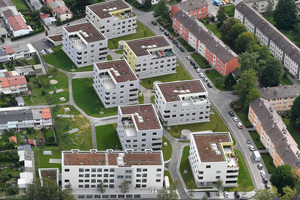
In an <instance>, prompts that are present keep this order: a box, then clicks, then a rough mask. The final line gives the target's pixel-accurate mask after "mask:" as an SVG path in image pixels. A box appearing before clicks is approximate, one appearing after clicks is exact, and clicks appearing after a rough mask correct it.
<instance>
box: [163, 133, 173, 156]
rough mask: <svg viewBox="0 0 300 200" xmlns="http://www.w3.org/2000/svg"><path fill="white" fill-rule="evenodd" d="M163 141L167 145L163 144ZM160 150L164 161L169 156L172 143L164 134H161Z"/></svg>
mask: <svg viewBox="0 0 300 200" xmlns="http://www.w3.org/2000/svg"><path fill="white" fill-rule="evenodd" d="M165 142H166V143H167V146H165V145H164V143H165ZM162 152H163V156H164V161H167V160H169V159H170V158H171V156H172V145H171V143H170V142H169V140H168V139H167V138H166V137H165V136H163V141H162Z"/></svg>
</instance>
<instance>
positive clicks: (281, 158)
mask: <svg viewBox="0 0 300 200" xmlns="http://www.w3.org/2000/svg"><path fill="white" fill-rule="evenodd" d="M248 119H249V121H250V122H251V124H252V125H253V126H254V128H255V129H256V131H257V133H258V134H259V136H260V141H261V142H262V144H263V145H264V146H265V147H266V149H267V151H268V152H269V153H270V155H271V157H272V158H273V164H274V165H275V167H277V166H280V165H284V164H288V165H290V166H291V167H294V166H297V167H300V153H299V152H300V151H299V148H298V144H297V143H296V142H295V140H294V138H293V137H292V136H291V134H290V133H289V131H288V130H287V128H286V126H285V124H284V122H283V121H282V119H281V117H280V116H279V115H278V114H277V112H276V111H275V110H274V108H273V107H272V105H271V103H270V102H269V101H267V100H265V99H262V98H257V99H256V100H254V101H252V102H251V103H250V104H249V113H248Z"/></svg>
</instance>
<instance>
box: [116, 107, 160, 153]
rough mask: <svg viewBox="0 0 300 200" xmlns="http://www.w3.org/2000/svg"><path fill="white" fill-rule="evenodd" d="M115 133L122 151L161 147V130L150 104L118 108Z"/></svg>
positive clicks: (157, 148)
mask: <svg viewBox="0 0 300 200" xmlns="http://www.w3.org/2000/svg"><path fill="white" fill-rule="evenodd" d="M117 132H118V135H119V139H120V142H121V144H122V148H123V149H133V150H138V151H140V150H142V151H143V150H145V149H153V150H159V149H161V147H162V136H163V128H162V126H161V124H160V122H159V118H158V116H157V114H156V112H155V109H154V106H153V105H152V104H140V105H132V106H119V108H118V128H117Z"/></svg>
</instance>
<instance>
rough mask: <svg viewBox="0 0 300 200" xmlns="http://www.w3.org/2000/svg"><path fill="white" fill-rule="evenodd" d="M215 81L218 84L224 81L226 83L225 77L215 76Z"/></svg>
mask: <svg viewBox="0 0 300 200" xmlns="http://www.w3.org/2000/svg"><path fill="white" fill-rule="evenodd" d="M215 81H216V83H217V84H218V85H221V84H222V83H224V78H223V77H217V78H215Z"/></svg>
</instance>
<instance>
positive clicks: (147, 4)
mask: <svg viewBox="0 0 300 200" xmlns="http://www.w3.org/2000/svg"><path fill="white" fill-rule="evenodd" d="M151 6H152V3H151V0H145V2H144V5H143V7H144V9H145V10H149V9H150V8H151Z"/></svg>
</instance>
